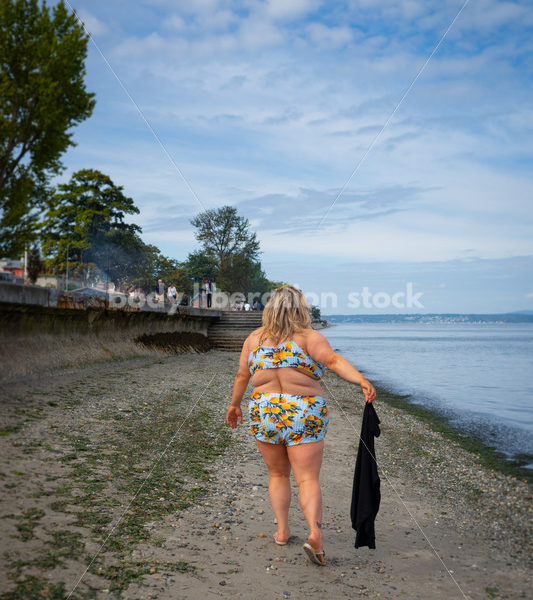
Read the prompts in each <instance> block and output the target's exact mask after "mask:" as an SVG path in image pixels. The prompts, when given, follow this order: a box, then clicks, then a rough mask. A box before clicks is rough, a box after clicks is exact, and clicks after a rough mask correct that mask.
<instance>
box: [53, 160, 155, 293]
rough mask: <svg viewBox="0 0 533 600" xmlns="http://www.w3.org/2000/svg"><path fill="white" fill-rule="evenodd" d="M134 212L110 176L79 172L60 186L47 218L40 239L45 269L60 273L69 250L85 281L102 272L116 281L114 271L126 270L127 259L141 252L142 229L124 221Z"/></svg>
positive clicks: (98, 172)
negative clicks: (48, 268) (98, 270)
mask: <svg viewBox="0 0 533 600" xmlns="http://www.w3.org/2000/svg"><path fill="white" fill-rule="evenodd" d="M138 212H139V209H138V208H137V207H136V206H135V204H134V203H133V200H132V199H131V198H128V197H127V196H125V195H124V193H123V188H122V186H116V185H115V184H114V183H113V181H112V180H111V178H110V177H108V176H107V175H104V174H103V173H101V172H100V171H94V170H90V169H83V170H81V171H77V172H76V173H74V174H73V175H72V177H71V179H70V181H69V182H68V183H65V184H61V185H59V186H58V192H57V193H56V194H55V195H54V197H53V199H52V202H51V206H50V207H49V209H48V211H47V213H46V216H45V222H44V227H43V232H42V240H43V250H44V251H45V253H46V255H47V257H48V261H47V262H48V266H49V267H51V268H53V269H55V270H56V271H59V272H62V271H63V270H64V268H65V263H66V258H67V252H68V257H69V263H70V264H71V265H72V266H73V268H74V271H75V272H77V273H78V274H79V275H82V276H84V277H85V278H87V277H88V276H89V274H90V273H91V271H96V270H97V269H100V270H102V271H104V272H109V274H111V273H114V275H113V276H114V277H115V276H116V279H115V281H116V280H117V279H120V277H119V275H118V273H117V272H118V270H120V269H124V268H125V267H124V265H125V264H127V261H126V260H125V256H131V257H134V256H135V255H136V254H138V253H142V252H143V250H144V248H143V246H144V243H143V242H142V241H141V240H140V238H138V235H137V234H138V233H140V231H141V228H140V227H139V226H138V225H132V224H128V223H125V222H124V217H125V215H127V214H137V213H138ZM133 260H134V259H133ZM130 262H131V261H130ZM112 267H113V269H114V271H111V268H112ZM115 274H116V275H115ZM108 276H109V275H108ZM110 280H111V277H110Z"/></svg>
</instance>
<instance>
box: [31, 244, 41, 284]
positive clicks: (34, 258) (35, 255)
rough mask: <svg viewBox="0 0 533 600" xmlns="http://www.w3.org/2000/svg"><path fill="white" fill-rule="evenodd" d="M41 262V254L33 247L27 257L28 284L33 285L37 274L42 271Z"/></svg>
mask: <svg viewBox="0 0 533 600" xmlns="http://www.w3.org/2000/svg"><path fill="white" fill-rule="evenodd" d="M42 268H43V261H42V260H41V253H40V252H39V248H38V247H37V246H33V247H32V249H31V250H30V253H29V256H28V279H29V280H30V283H32V284H33V283H35V282H36V281H37V277H39V273H40V272H41V271H42Z"/></svg>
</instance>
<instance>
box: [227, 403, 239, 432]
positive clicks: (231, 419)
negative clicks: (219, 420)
mask: <svg viewBox="0 0 533 600" xmlns="http://www.w3.org/2000/svg"><path fill="white" fill-rule="evenodd" d="M237 421H239V423H241V424H242V410H241V407H240V406H233V405H232V404H230V406H229V408H228V412H227V414H226V423H227V424H228V425H229V426H230V427H231V428H232V429H235V427H237Z"/></svg>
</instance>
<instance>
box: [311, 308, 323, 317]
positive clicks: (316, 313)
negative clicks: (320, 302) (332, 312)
mask: <svg viewBox="0 0 533 600" xmlns="http://www.w3.org/2000/svg"><path fill="white" fill-rule="evenodd" d="M321 318H322V315H321V314H320V308H319V307H318V306H314V305H313V306H311V320H312V321H320V320H321Z"/></svg>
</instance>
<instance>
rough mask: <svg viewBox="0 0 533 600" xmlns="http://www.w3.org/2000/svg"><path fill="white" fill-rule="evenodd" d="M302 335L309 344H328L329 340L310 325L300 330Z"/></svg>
mask: <svg viewBox="0 0 533 600" xmlns="http://www.w3.org/2000/svg"><path fill="white" fill-rule="evenodd" d="M302 333H303V335H304V336H305V340H306V342H307V343H309V344H313V345H314V344H324V343H325V344H328V346H329V342H328V340H327V338H326V337H324V336H323V335H322V334H321V333H320V331H317V330H316V329H312V328H311V327H310V328H309V329H305V330H304V331H302Z"/></svg>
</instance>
